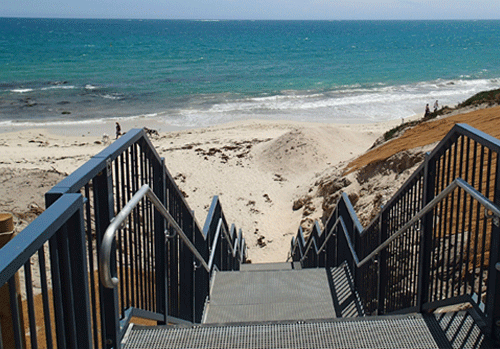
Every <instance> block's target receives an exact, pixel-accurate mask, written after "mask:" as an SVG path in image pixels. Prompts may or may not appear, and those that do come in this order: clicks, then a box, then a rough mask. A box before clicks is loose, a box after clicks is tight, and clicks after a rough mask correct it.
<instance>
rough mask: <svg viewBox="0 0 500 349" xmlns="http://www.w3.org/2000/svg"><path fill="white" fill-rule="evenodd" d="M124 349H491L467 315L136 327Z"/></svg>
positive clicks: (129, 334) (124, 344)
mask: <svg viewBox="0 0 500 349" xmlns="http://www.w3.org/2000/svg"><path fill="white" fill-rule="evenodd" d="M123 348H124V349H146V348H148V349H149V348H156V349H163V348H165V349H166V348H173V349H175V348H191V349H198V348H199V349H202V348H213V349H217V348H221V349H222V348H233V349H257V348H261V349H266V348H269V349H270V348H290V349H295V348H304V349H307V348H314V349H316V348H325V349H328V348H384V349H390V348H398V349H399V348H403V349H404V348H411V349H414V348H426V349H428V348H490V346H489V344H488V343H487V341H486V339H485V338H484V335H483V333H482V332H481V331H480V329H479V327H478V326H477V325H476V324H475V322H474V320H473V319H472V317H471V316H470V315H469V314H468V313H466V312H463V313H448V314H438V315H430V316H429V315H427V316H425V317H423V316H421V315H419V314H417V315H411V316H408V315H406V316H390V317H388V316H380V317H372V318H353V319H336V320H330V321H325V322H311V323H268V324H247V325H244V324H240V325H232V326H210V325H201V326H195V327H166V326H164V327H145V328H142V327H137V326H136V327H133V328H132V330H131V331H129V332H128V333H127V335H126V336H125V339H124V342H123Z"/></svg>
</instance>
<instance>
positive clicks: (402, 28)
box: [0, 18, 500, 126]
mask: <svg viewBox="0 0 500 349" xmlns="http://www.w3.org/2000/svg"><path fill="white" fill-rule="evenodd" d="M498 57H500V21H331V22H330V21H188V20H186V21H172V20H73V19H16V18H0V123H4V124H5V123H34V122H40V121H44V122H47V121H53V122H74V121H88V120H92V119H93V120H101V119H103V118H125V117H141V116H148V117H154V118H157V119H160V120H164V121H165V122H168V123H171V124H174V125H180V126H205V125H211V124H217V123H222V122H227V121H233V120H240V119H248V118H264V119H290V120H301V121H321V122H366V121H380V120H387V119H396V118H402V117H408V116H411V115H413V114H415V113H421V112H423V109H424V106H425V104H426V103H429V104H431V105H432V104H433V103H434V101H435V100H436V99H438V100H439V101H440V103H441V105H444V104H448V105H455V104H456V103H458V102H460V101H463V100H464V99H466V98H468V97H469V96H471V95H472V94H474V93H476V92H479V91H482V90H487V89H492V88H498V87H500V64H499V62H500V61H499V59H498Z"/></svg>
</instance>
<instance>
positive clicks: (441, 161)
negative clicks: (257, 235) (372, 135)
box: [292, 125, 500, 338]
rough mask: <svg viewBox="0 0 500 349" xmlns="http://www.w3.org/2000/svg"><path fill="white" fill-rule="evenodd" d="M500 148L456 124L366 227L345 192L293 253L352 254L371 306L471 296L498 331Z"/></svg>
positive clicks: (311, 260) (390, 308)
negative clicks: (322, 222)
mask: <svg viewBox="0 0 500 349" xmlns="http://www.w3.org/2000/svg"><path fill="white" fill-rule="evenodd" d="M499 154H500V141H499V140H497V139H495V138H493V137H491V136H488V135H487V134H485V133H483V132H480V131H478V130H476V129H474V128H472V127H470V126H467V125H455V127H454V128H453V129H452V130H451V131H450V132H449V133H448V135H447V136H446V137H445V138H444V139H443V140H442V141H441V142H440V143H439V144H438V145H437V146H436V148H435V149H434V150H433V151H432V152H431V153H430V154H428V155H427V157H426V160H425V162H424V163H423V164H422V165H421V166H420V167H419V168H418V169H417V170H416V172H415V173H414V174H413V175H412V176H411V177H410V178H409V179H408V180H407V181H406V182H405V184H404V185H403V186H402V187H401V189H400V190H399V191H398V192H397V193H396V194H395V195H394V196H393V197H392V198H391V199H390V200H389V202H387V204H386V205H384V207H383V208H382V209H381V212H380V213H379V215H378V216H377V217H376V218H375V219H374V220H373V221H372V222H371V223H370V224H369V225H368V226H367V227H365V228H363V227H362V226H361V224H360V223H359V221H358V219H357V216H356V214H355V212H354V209H353V207H352V205H351V203H350V201H349V199H348V197H347V195H345V194H344V195H342V197H341V199H340V201H339V202H338V204H337V206H336V208H335V209H334V211H333V212H332V215H331V216H330V218H329V219H328V221H327V222H326V224H325V227H324V229H323V231H321V230H320V229H319V227H315V228H314V229H313V231H312V233H311V235H310V237H309V238H308V239H307V240H306V239H304V236H303V234H302V231H301V230H299V233H298V235H297V237H296V238H295V239H293V240H292V257H293V259H294V260H295V261H299V260H300V261H302V264H303V266H304V267H312V266H327V267H330V266H337V265H340V264H341V263H343V262H347V264H348V265H349V267H350V269H351V273H352V275H353V277H354V279H355V285H356V289H357V292H358V294H359V296H360V298H361V299H362V301H363V303H364V304H363V306H364V308H365V311H367V312H368V313H372V314H373V313H378V314H388V313H398V312H414V311H430V310H432V309H435V308H437V307H441V306H446V305H451V304H458V303H469V304H470V305H472V306H473V308H474V310H475V311H476V312H477V313H478V314H479V316H481V317H482V318H483V320H484V323H485V324H487V326H486V331H487V332H488V333H491V334H494V335H495V336H496V337H497V338H500V337H499V336H498V329H499V327H498V326H497V325H500V321H499V320H500V294H499V292H500V288H499V287H500V284H499V283H500V278H498V271H497V270H496V269H495V265H496V264H497V263H498V261H499V252H500V249H499V246H500V235H499V234H500V227H499V219H498V217H497V216H496V215H495V214H492V212H491V207H492V206H488V205H493V207H499V206H500V171H499V166H500V161H499V156H500V155H499ZM458 182H459V183H460V184H464V185H465V186H468V189H470V190H465V189H464V188H463V186H460V185H457V186H454V184H452V183H458ZM450 185H451V187H450ZM452 187H453V188H452ZM447 188H448V189H447ZM446 191H449V192H446ZM443 192H444V193H445V194H446V195H443V196H444V198H442V199H441V200H436V198H437V197H438V196H439V195H440V194H441V193H443ZM433 200H434V201H433ZM430 203H432V205H429V204H430ZM427 205H429V206H427ZM426 206H427V209H426V211H422V210H423V209H424V207H426ZM430 206H432V209H429V207H430ZM427 210H428V212H427ZM419 212H420V214H419ZM424 212H425V214H422V213H424ZM417 215H418V219H414V220H413V221H412V219H413V218H414V217H415V216H417ZM396 234H397V235H396ZM384 242H385V244H384ZM381 246H382V247H381ZM361 262H362V263H361Z"/></svg>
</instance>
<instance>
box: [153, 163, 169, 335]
mask: <svg viewBox="0 0 500 349" xmlns="http://www.w3.org/2000/svg"><path fill="white" fill-rule="evenodd" d="M153 181H154V184H153V191H154V193H155V195H156V196H157V197H158V198H159V199H160V201H161V202H162V204H163V205H164V206H165V207H168V206H167V202H166V192H165V181H166V174H165V159H164V158H162V159H161V163H157V162H155V164H154V166H153ZM154 220H155V226H154V229H155V231H154V237H155V246H154V249H155V259H156V260H155V261H154V262H155V273H156V285H155V287H156V312H157V313H160V314H163V315H164V316H165V321H163V322H162V323H160V324H161V325H164V324H165V323H166V320H167V315H168V314H167V292H166V290H167V284H166V282H167V276H166V272H165V271H166V267H167V261H166V250H165V220H164V218H163V216H162V215H161V214H160V213H159V211H158V210H155V214H154Z"/></svg>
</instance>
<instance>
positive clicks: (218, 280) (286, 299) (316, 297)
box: [204, 269, 336, 323]
mask: <svg viewBox="0 0 500 349" xmlns="http://www.w3.org/2000/svg"><path fill="white" fill-rule="evenodd" d="M335 314H336V313H335V308H334V304H333V300H332V295H331V291H330V286H329V281H328V275H327V272H326V270H325V269H302V270H274V271H269V270H266V271H260V272H258V271H253V272H217V273H216V274H215V277H214V282H213V288H212V291H211V293H210V301H209V303H208V305H207V308H206V317H205V321H204V323H230V322H249V321H277V320H305V319H328V318H334V317H335V316H336V315H335Z"/></svg>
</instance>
